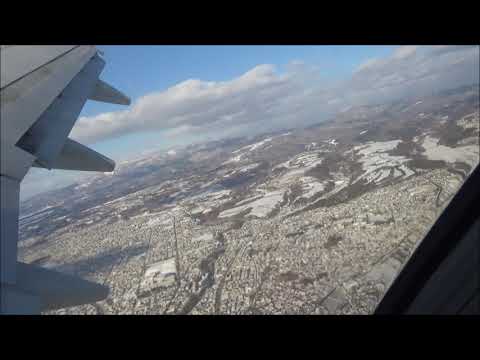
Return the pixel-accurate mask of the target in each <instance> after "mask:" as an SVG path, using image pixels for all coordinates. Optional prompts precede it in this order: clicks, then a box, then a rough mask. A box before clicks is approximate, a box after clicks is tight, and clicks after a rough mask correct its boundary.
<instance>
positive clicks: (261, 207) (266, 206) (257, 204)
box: [218, 190, 285, 218]
mask: <svg viewBox="0 0 480 360" xmlns="http://www.w3.org/2000/svg"><path fill="white" fill-rule="evenodd" d="M284 193H285V190H277V191H272V192H269V193H266V194H265V195H264V196H262V197H261V198H259V199H257V200H255V201H253V202H250V203H248V204H245V205H241V206H236V207H234V208H231V209H228V210H225V211H222V212H221V213H220V214H219V215H218V217H219V218H225V217H230V216H234V215H237V214H240V213H241V212H242V211H245V210H246V209H248V208H252V210H251V211H250V213H249V214H248V215H247V217H252V216H255V217H259V218H264V217H267V216H268V215H269V214H270V213H271V212H272V211H273V210H274V209H275V207H276V206H277V205H278V204H279V203H281V202H282V200H283V194H284Z"/></svg>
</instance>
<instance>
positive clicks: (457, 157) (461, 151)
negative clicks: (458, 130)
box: [422, 135, 479, 168]
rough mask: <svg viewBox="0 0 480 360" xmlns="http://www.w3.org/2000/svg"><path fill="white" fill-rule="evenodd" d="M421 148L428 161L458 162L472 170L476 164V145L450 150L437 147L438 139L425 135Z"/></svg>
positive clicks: (445, 147)
mask: <svg viewBox="0 0 480 360" xmlns="http://www.w3.org/2000/svg"><path fill="white" fill-rule="evenodd" d="M422 146H423V148H424V149H425V152H424V155H425V156H426V157H427V158H428V159H430V160H443V161H446V162H449V163H454V162H457V161H458V162H463V163H467V164H469V165H470V166H471V167H472V168H473V167H474V166H475V165H477V164H478V160H479V158H478V156H479V149H478V145H466V146H459V147H455V148H451V147H448V146H445V145H439V144H438V139H436V138H434V137H431V136H430V135H427V136H425V138H424V139H423V142H422Z"/></svg>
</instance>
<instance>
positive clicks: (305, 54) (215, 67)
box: [81, 45, 396, 158]
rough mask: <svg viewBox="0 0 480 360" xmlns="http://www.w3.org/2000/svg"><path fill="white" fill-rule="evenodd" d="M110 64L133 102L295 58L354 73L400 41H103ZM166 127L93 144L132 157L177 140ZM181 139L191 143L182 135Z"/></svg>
mask: <svg viewBox="0 0 480 360" xmlns="http://www.w3.org/2000/svg"><path fill="white" fill-rule="evenodd" d="M98 48H99V49H100V50H101V51H103V52H104V57H105V59H106V61H107V64H106V66H105V68H104V70H103V72H102V75H101V77H102V79H104V80H106V81H107V82H109V83H110V84H112V85H114V86H115V87H117V88H118V89H120V90H122V91H123V92H124V93H125V94H127V95H128V96H130V98H131V99H132V101H135V99H137V98H139V97H141V96H143V95H145V94H148V93H152V92H158V91H163V90H166V89H168V88H169V87H171V86H174V85H176V84H178V83H181V82H183V81H185V80H187V79H199V80H203V81H229V80H231V79H233V78H236V77H238V76H240V75H242V74H244V73H245V72H247V71H249V70H250V69H252V68H254V67H255V66H257V65H259V64H273V65H275V66H276V67H277V68H278V70H279V71H282V70H284V69H285V68H286V67H287V65H288V64H289V63H291V62H292V61H302V62H304V63H307V64H309V65H311V66H317V67H318V68H319V69H320V70H319V71H320V73H321V75H322V77H323V78H325V79H329V80H341V79H345V78H347V77H349V76H350V75H351V73H352V71H353V70H354V69H355V68H356V67H358V65H359V64H361V63H363V62H365V61H367V60H368V59H371V58H379V57H385V56H388V55H389V54H390V53H392V51H393V50H394V49H395V48H396V47H395V46H260V45H257V46H199V45H195V46H139V45H137V46H102V45H99V46H98ZM121 108H122V107H121V106H117V105H110V104H105V103H98V102H95V101H88V102H87V103H86V105H85V107H84V109H83V111H82V114H81V116H94V115H97V114H100V113H104V112H108V111H117V110H119V109H121ZM172 140H173V139H171V138H166V137H165V136H163V132H162V131H159V132H153V133H152V132H144V133H135V134H132V135H125V136H122V137H120V138H115V139H111V140H106V141H102V142H98V143H96V144H93V145H91V146H92V147H93V148H95V150H97V151H100V152H103V153H105V154H106V155H110V156H113V157H121V158H123V157H128V155H129V154H130V151H129V149H132V148H136V147H138V146H140V147H142V148H148V147H149V146H151V145H153V144H158V143H159V142H163V143H164V145H165V146H166V147H168V146H171V145H176V144H177V142H176V141H172ZM178 140H179V143H180V144H184V143H188V142H189V138H188V137H185V136H184V137H182V138H180V139H178Z"/></svg>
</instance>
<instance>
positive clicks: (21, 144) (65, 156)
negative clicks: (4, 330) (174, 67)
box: [0, 45, 130, 313]
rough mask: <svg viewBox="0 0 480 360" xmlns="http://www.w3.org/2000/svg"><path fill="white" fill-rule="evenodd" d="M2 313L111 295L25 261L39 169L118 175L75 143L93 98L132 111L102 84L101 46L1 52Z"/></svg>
mask: <svg viewBox="0 0 480 360" xmlns="http://www.w3.org/2000/svg"><path fill="white" fill-rule="evenodd" d="M0 64H1V77H0V79H1V81H0V106H1V117H0V119H1V122H0V125H1V132H0V145H1V148H0V150H1V168H0V175H1V177H0V185H1V194H0V195H1V230H0V245H1V248H0V250H1V251H0V286H1V307H0V312H1V313H38V312H41V311H42V310H45V309H54V308H58V307H65V306H73V305H79V304H82V303H91V302H94V301H98V300H101V299H103V298H105V297H106V296H107V295H108V289H106V288H105V287H103V286H101V285H99V284H95V283H92V282H89V281H86V280H82V279H79V278H76V277H72V276H69V275H65V274H60V273H56V272H54V271H52V270H47V269H42V268H39V267H36V266H33V265H29V264H23V263H20V262H18V261H17V242H18V215H19V192H20V182H21V181H22V180H23V178H24V177H25V175H26V174H27V172H28V170H29V169H30V168H31V167H32V166H35V167H42V168H46V169H64V170H82V171H102V172H111V171H112V170H113V169H114V167H115V163H114V161H113V160H111V159H109V158H107V157H105V156H103V155H101V154H99V153H97V152H95V151H94V150H92V149H89V148H88V147H86V146H85V145H82V144H80V143H78V142H76V141H74V140H72V139H69V138H68V135H69V133H70V131H71V130H72V128H73V126H74V124H75V122H76V120H77V118H78V116H79V114H80V112H81V110H82V108H83V106H84V104H85V102H86V101H87V100H88V99H91V100H95V101H102V102H109V103H114V104H123V105H129V104H130V99H129V98H128V97H127V96H125V95H124V94H122V93H121V92H120V91H118V90H116V89H115V88H113V87H112V86H111V85H109V84H107V83H105V82H104V81H102V80H100V79H99V75H100V73H101V72H102V70H103V68H104V66H105V60H104V59H103V57H102V55H101V54H100V52H99V51H98V50H97V49H96V48H95V46H73V45H68V46H15V45H2V46H0Z"/></svg>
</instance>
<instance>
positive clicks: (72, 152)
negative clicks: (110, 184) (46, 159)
mask: <svg viewBox="0 0 480 360" xmlns="http://www.w3.org/2000/svg"><path fill="white" fill-rule="evenodd" d="M33 166H35V167H42V168H45V167H46V166H44V165H42V164H41V163H40V162H38V161H36V162H35V163H34V164H33ZM50 166H51V167H50V168H51V169H61V170H80V171H102V172H111V171H113V169H114V168H115V162H114V161H113V160H111V159H109V158H108V157H106V156H103V155H102V154H100V153H98V152H96V151H95V150H92V149H90V148H89V147H87V146H85V145H82V144H80V143H78V142H76V141H75V140H72V139H70V138H68V139H67V141H66V142H65V145H64V146H63V148H62V151H61V152H60V155H59V156H58V157H57V158H56V159H55V160H54V161H53V163H52V164H51V165H50Z"/></svg>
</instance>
